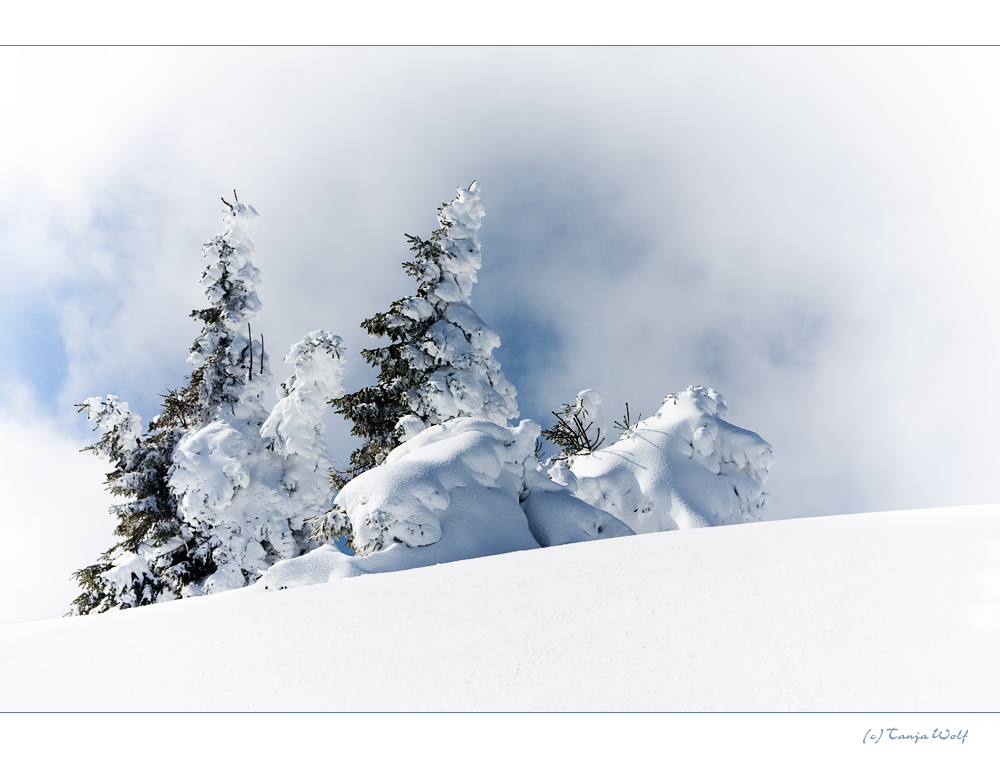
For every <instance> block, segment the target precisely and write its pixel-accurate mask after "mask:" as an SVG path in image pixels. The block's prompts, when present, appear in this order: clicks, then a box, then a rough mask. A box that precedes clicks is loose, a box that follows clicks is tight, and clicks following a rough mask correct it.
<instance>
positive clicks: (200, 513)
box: [170, 202, 325, 596]
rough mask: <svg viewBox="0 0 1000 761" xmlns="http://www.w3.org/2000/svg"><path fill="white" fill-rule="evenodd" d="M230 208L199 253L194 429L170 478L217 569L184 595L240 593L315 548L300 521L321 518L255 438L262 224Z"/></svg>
mask: <svg viewBox="0 0 1000 761" xmlns="http://www.w3.org/2000/svg"><path fill="white" fill-rule="evenodd" d="M227 206H229V210H228V211H227V212H226V213H224V215H223V222H224V224H225V227H226V230H225V232H224V233H222V234H220V235H217V236H216V237H215V238H213V239H212V240H211V241H209V242H208V243H207V244H205V246H204V247H203V249H202V254H203V256H204V258H205V260H206V264H205V269H204V271H203V272H202V278H201V283H202V285H204V286H205V289H206V294H207V296H208V300H209V304H210V306H209V308H208V309H203V310H199V311H196V312H194V313H193V316H194V317H196V318H197V319H200V320H202V321H203V322H204V326H203V327H202V330H201V334H200V335H199V336H198V339H197V340H196V341H195V343H194V346H193V347H192V350H191V356H190V357H189V358H188V361H189V362H191V363H192V364H193V365H194V367H195V369H194V371H193V372H192V373H191V384H190V386H189V387H188V388H187V389H186V392H185V394H186V399H187V400H188V401H189V403H190V404H191V405H192V407H193V408H194V410H195V411H196V415H195V416H196V421H195V423H196V424H195V425H193V426H192V428H191V430H190V431H189V432H187V433H186V434H185V435H184V437H183V438H182V439H181V440H180V441H179V442H178V443H177V447H176V449H175V451H174V455H173V463H174V467H173V469H172V470H171V473H170V488H171V490H172V491H173V493H174V494H175V496H176V498H177V501H178V510H179V512H180V515H181V517H182V519H183V521H184V522H185V523H186V524H188V525H190V526H191V527H192V529H193V530H195V531H196V532H197V533H198V534H199V535H201V536H203V537H205V541H206V546H207V556H208V558H209V559H210V561H211V564H212V566H213V567H214V568H215V570H214V572H213V573H211V574H210V575H208V576H207V578H205V579H203V580H200V581H199V582H198V583H192V584H188V585H187V586H185V588H184V589H183V592H182V593H183V595H184V596H190V595H197V594H204V593H209V592H217V591H224V590H227V589H235V588H237V587H242V586H244V585H246V584H249V583H250V582H252V581H253V580H254V579H256V577H257V576H258V575H259V573H260V572H261V571H263V570H264V569H266V568H268V567H270V566H271V565H272V564H273V563H274V562H275V561H276V560H279V559H281V558H290V557H295V556H297V555H299V554H300V553H301V552H302V551H304V550H305V549H307V548H308V547H310V546H311V540H310V539H309V536H308V531H306V530H305V528H306V527H305V524H304V521H305V520H306V519H307V518H310V517H314V516H315V515H316V514H318V513H319V511H320V508H319V507H314V508H313V509H312V510H310V511H307V512H306V513H305V514H303V513H302V508H303V502H302V500H301V499H299V498H298V497H296V496H294V495H295V488H294V487H291V488H290V482H289V481H288V479H287V478H285V475H286V466H287V465H288V463H287V462H286V460H287V458H286V457H285V456H283V455H282V454H280V453H278V452H275V451H274V450H273V448H272V449H268V446H267V445H268V443H269V442H268V441H267V440H264V439H262V438H261V428H262V426H264V424H265V421H266V419H267V414H266V410H265V408H264V403H263V397H264V394H265V392H266V391H267V390H268V389H270V388H273V382H272V379H271V372H270V368H269V366H268V360H267V355H266V354H265V353H264V351H263V346H262V345H261V342H260V341H257V340H255V339H254V338H253V337H252V328H251V325H252V323H253V321H254V320H255V319H257V318H258V317H259V315H260V311H261V303H260V299H259V298H258V296H257V289H258V287H259V286H260V284H261V279H260V272H259V270H258V269H257V268H256V267H255V266H254V265H253V263H252V261H251V257H252V254H253V250H254V247H253V244H252V243H251V241H250V238H249V230H250V228H251V227H252V226H253V225H255V224H256V223H257V221H258V219H259V217H258V214H257V212H256V211H255V210H254V208H253V207H252V206H247V205H245V204H241V203H239V202H237V203H235V204H228V203H227ZM288 453H289V452H286V454H288ZM323 507H325V505H324V506H323Z"/></svg>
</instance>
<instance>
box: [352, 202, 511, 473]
mask: <svg viewBox="0 0 1000 761" xmlns="http://www.w3.org/2000/svg"><path fill="white" fill-rule="evenodd" d="M479 193H480V186H479V183H477V182H473V183H472V185H470V186H469V188H468V189H464V188H459V190H458V196H457V198H455V200H453V201H452V202H451V203H448V204H445V205H443V206H442V207H441V208H440V209H439V210H438V215H437V216H438V222H439V224H440V225H441V227H440V228H439V229H438V230H435V231H434V232H433V233H432V234H431V238H430V240H422V239H421V238H418V237H416V236H413V235H407V236H406V237H407V239H408V240H409V241H410V244H411V245H410V250H411V251H413V252H414V261H411V262H406V263H404V264H403V269H404V270H405V271H406V273H407V274H408V275H410V276H411V277H413V278H415V279H416V281H417V294H416V295H415V296H410V297H407V298H402V299H399V300H397V301H394V302H393V303H392V304H391V305H390V307H389V310H388V311H386V312H382V313H379V314H376V315H375V316H374V317H372V318H370V319H368V320H365V321H364V322H363V323H362V324H361V327H363V328H365V330H367V331H368V334H369V335H371V336H374V337H378V338H385V337H387V338H389V340H390V341H391V343H390V344H389V345H388V346H384V347H381V348H377V349H366V350H364V351H362V352H361V354H362V356H363V357H364V359H365V361H367V362H368V363H369V364H370V365H372V366H374V367H378V368H379V375H378V382H377V383H376V384H375V385H373V386H369V387H367V388H363V389H361V390H360V391H356V392H354V393H352V394H347V395H345V396H342V397H340V398H338V399H335V400H334V401H333V405H334V407H335V409H336V411H337V412H338V413H340V414H341V415H343V416H344V417H346V418H347V419H348V420H350V421H351V422H352V423H353V428H352V431H351V432H352V433H353V434H354V435H355V436H357V437H359V438H361V439H363V440H364V444H363V445H362V446H361V447H360V448H358V449H357V450H356V451H355V452H354V453H353V454H352V455H351V464H350V467H349V468H348V470H346V471H341V472H339V473H337V474H336V475H335V477H334V483H335V485H336V487H337V488H338V489H339V488H343V485H344V484H345V483H347V481H349V480H350V479H351V478H352V477H354V476H355V475H357V474H358V473H361V472H363V471H365V470H368V469H369V468H372V467H374V466H376V465H378V464H379V463H380V462H382V460H383V459H384V458H385V456H386V454H388V452H389V451H391V450H392V449H393V448H394V447H396V446H398V445H399V444H400V442H402V441H405V440H406V439H408V438H410V437H412V436H414V435H415V434H416V433H418V432H419V431H421V430H423V429H424V428H426V427H427V426H431V425H436V424H438V423H443V422H445V421H447V420H451V419H452V418H456V417H478V418H485V419H487V420H491V421H493V422H495V423H499V424H502V425H505V424H506V423H507V420H508V419H509V418H513V417H516V416H517V403H516V402H515V395H516V392H515V390H514V387H513V385H512V384H511V383H510V382H509V381H508V380H507V378H506V377H505V376H504V374H503V373H502V372H501V370H500V363H499V362H497V360H496V359H494V358H493V355H492V353H493V350H494V349H495V348H497V347H498V346H500V339H499V337H498V336H497V334H496V333H495V332H494V331H493V330H492V329H491V328H490V327H489V326H488V325H486V323H484V322H483V321H482V319H480V317H479V315H478V314H476V312H475V311H474V310H473V309H472V307H471V306H470V304H469V300H470V296H471V294H472V286H473V285H474V284H475V283H476V280H477V273H478V271H479V269H480V267H481V266H482V256H481V253H480V244H479V241H478V240H477V239H476V235H477V232H478V230H479V227H480V225H481V220H482V217H483V216H484V215H485V211H484V210H483V205H482V202H481V201H480V198H479Z"/></svg>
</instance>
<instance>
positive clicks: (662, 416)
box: [549, 386, 774, 534]
mask: <svg viewBox="0 0 1000 761" xmlns="http://www.w3.org/2000/svg"><path fill="white" fill-rule="evenodd" d="M599 403H600V396H599V395H597V394H596V393H595V392H593V391H592V390H588V391H584V392H581V396H580V397H578V406H579V405H583V406H584V409H585V411H586V415H587V420H588V421H599V420H600V418H598V417H597V415H599V414H600V410H599V409H597V405H598V404H599ZM726 411H727V408H726V403H725V400H724V399H723V398H722V395H721V394H719V393H718V392H717V391H715V390H714V389H710V388H702V387H700V386H690V387H688V388H687V390H685V391H683V392H681V393H679V394H670V395H669V396H667V398H666V399H665V400H664V402H663V406H662V407H660V409H659V410H658V411H657V412H656V413H655V414H654V415H653V416H652V417H650V418H648V419H646V420H641V421H639V422H638V423H636V424H635V425H633V426H632V427H631V428H630V429H629V430H628V431H626V432H624V433H623V435H622V437H621V438H620V439H619V440H618V441H617V442H616V443H614V444H612V445H610V446H606V447H604V448H602V449H599V450H597V451H596V452H594V453H592V454H585V455H576V456H574V457H572V460H571V463H572V464H571V466H570V467H571V468H572V469H569V468H566V467H564V466H562V464H561V463H556V465H555V466H554V467H553V468H552V469H550V471H549V474H550V476H551V477H552V478H553V480H555V481H558V482H559V483H562V484H565V485H566V486H567V487H568V488H569V489H570V491H571V492H572V493H573V494H574V495H575V496H577V497H579V498H580V499H581V500H583V501H584V502H587V503H588V504H591V505H594V506H595V507H597V508H599V509H601V510H605V511H607V512H609V513H611V514H612V515H614V516H615V517H617V518H619V519H620V520H621V521H623V522H624V523H626V524H627V525H628V526H629V527H631V528H632V530H633V531H635V532H636V533H637V534H642V533H648V532H651V531H668V530H672V529H677V528H697V527H701V526H721V525H727V524H732V523H743V522H744V521H757V520H761V519H762V518H763V517H764V515H765V507H766V504H767V498H768V495H767V493H766V492H764V490H763V486H764V484H765V483H766V481H767V477H768V470H769V469H770V467H771V465H772V463H773V462H774V455H773V453H772V451H771V446H770V444H768V443H767V442H766V441H764V440H763V439H762V438H761V437H760V436H758V435H757V434H755V433H753V432H751V431H747V430H744V429H742V428H737V427H736V426H734V425H732V424H730V423H729V422H727V421H726V420H723V417H724V416H725V414H726ZM602 430H603V429H602Z"/></svg>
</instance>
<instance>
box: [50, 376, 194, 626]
mask: <svg viewBox="0 0 1000 761" xmlns="http://www.w3.org/2000/svg"><path fill="white" fill-rule="evenodd" d="M77 407H78V408H79V409H80V411H81V412H82V411H86V412H87V419H88V420H90V421H91V422H92V423H94V424H95V429H94V430H98V429H100V430H102V431H103V434H102V436H101V438H100V440H99V441H98V442H97V444H95V445H93V446H91V447H87V451H92V452H94V453H95V454H97V455H98V456H100V457H103V458H105V459H106V460H108V461H109V462H110V463H111V464H112V466H113V468H114V469H113V470H112V471H111V472H110V473H108V475H107V486H108V490H109V491H110V492H111V493H112V494H113V495H114V496H116V497H123V498H126V499H128V501H127V502H125V503H122V504H118V505H114V506H113V507H112V508H111V512H112V513H113V514H114V515H115V516H116V517H117V518H118V520H119V523H118V526H117V528H116V529H115V534H116V535H117V536H119V537H121V541H119V542H118V543H117V544H115V545H114V546H113V547H112V548H111V549H109V550H108V551H107V552H105V553H104V554H103V555H101V558H100V560H99V561H98V562H97V563H95V564H94V565H91V566H88V567H86V568H83V569H81V570H80V571H77V572H76V573H75V574H74V577H75V578H76V579H77V581H78V582H79V583H80V587H81V588H82V593H81V594H80V596H79V597H77V598H76V600H74V602H73V606H72V609H71V611H70V613H71V614H72V615H86V614H88V613H93V612H96V613H103V612H104V611H107V610H110V609H112V608H134V607H138V606H140V605H149V604H150V603H154V602H159V601H162V600H172V599H176V598H177V597H179V596H180V593H181V590H182V588H183V587H184V585H185V584H187V583H190V582H191V581H193V580H195V579H198V578H200V577H202V576H205V575H206V574H207V573H209V572H211V571H212V570H213V568H212V567H211V565H210V564H209V563H208V559H207V557H206V556H205V553H204V552H199V542H198V541H197V539H196V537H195V536H194V534H193V533H192V532H191V531H190V530H189V529H188V527H186V526H184V525H183V523H181V521H179V520H178V516H177V500H176V499H175V497H174V495H173V494H172V493H171V491H170V488H169V483H168V474H169V470H170V466H171V459H172V455H173V451H174V447H175V446H176V444H177V442H178V441H179V440H180V438H181V436H182V435H183V418H184V417H185V410H184V409H183V405H182V404H181V402H180V399H179V397H178V395H177V394H176V392H171V393H169V394H167V395H166V396H165V397H164V408H163V412H162V413H161V414H160V415H158V416H157V417H156V418H155V419H154V420H153V422H152V424H151V425H150V428H149V431H148V433H147V434H146V435H145V436H143V435H142V425H141V422H140V419H139V416H138V415H137V414H135V413H134V412H132V411H130V410H129V407H128V404H127V403H125V402H122V401H120V400H119V399H118V398H117V397H115V396H108V397H107V399H104V398H102V397H94V398H91V399H88V400H86V401H85V402H83V403H82V404H78V405H77Z"/></svg>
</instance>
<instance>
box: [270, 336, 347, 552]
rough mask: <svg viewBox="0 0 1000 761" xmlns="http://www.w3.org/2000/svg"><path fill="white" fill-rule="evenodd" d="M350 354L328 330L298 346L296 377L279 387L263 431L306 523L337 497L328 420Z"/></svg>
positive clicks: (293, 354) (293, 353)
mask: <svg viewBox="0 0 1000 761" xmlns="http://www.w3.org/2000/svg"><path fill="white" fill-rule="evenodd" d="M345 354H346V349H345V347H344V344H343V339H341V337H340V336H335V335H333V334H332V333H328V332H326V331H325V330H316V331H313V332H312V333H309V334H308V335H306V336H305V338H303V339H302V340H301V341H299V342H298V343H296V344H294V345H293V346H292V347H291V348H290V349H289V350H288V353H287V354H286V355H285V362H286V363H288V364H290V365H292V366H293V367H294V368H295V372H294V373H293V374H292V376H291V377H290V378H288V380H286V381H285V382H284V383H282V384H281V385H280V386H279V387H278V403H277V404H276V405H275V406H274V409H273V410H272V411H271V414H270V415H269V416H268V418H267V420H266V421H265V423H264V425H263V426H262V427H261V430H260V433H261V436H262V437H264V439H267V440H269V441H270V444H268V447H267V448H268V449H269V450H270V451H271V452H273V453H274V454H275V455H276V456H277V457H278V458H280V461H281V466H282V475H281V487H282V489H283V490H284V491H285V492H286V494H287V495H288V498H289V499H290V500H292V501H294V502H296V503H297V505H298V508H297V510H296V511H295V512H296V514H297V515H299V516H301V517H302V518H303V519H305V520H309V519H310V518H315V517H317V516H320V515H322V514H323V513H325V512H326V511H327V510H328V509H329V507H330V499H331V497H332V496H333V485H332V484H331V483H330V473H331V471H332V470H333V460H331V459H330V454H329V452H328V450H327V446H326V426H325V424H324V422H323V417H324V414H325V413H326V410H327V404H328V402H329V401H330V399H332V398H334V397H338V396H340V395H341V394H343V393H344V381H343V378H344V364H345ZM306 540H307V538H306V537H302V538H301V541H306Z"/></svg>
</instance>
